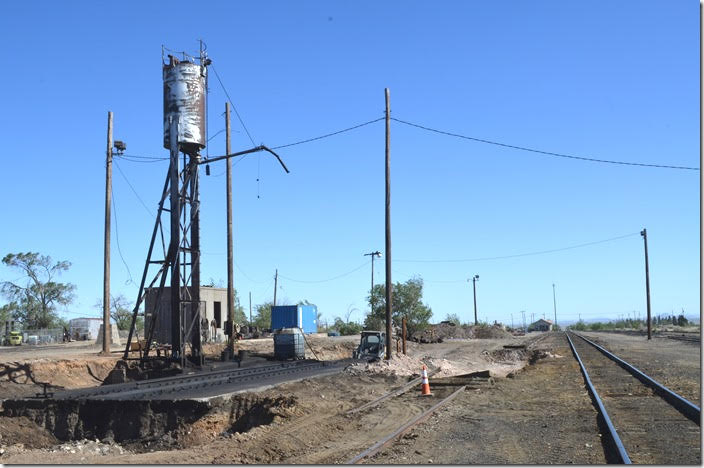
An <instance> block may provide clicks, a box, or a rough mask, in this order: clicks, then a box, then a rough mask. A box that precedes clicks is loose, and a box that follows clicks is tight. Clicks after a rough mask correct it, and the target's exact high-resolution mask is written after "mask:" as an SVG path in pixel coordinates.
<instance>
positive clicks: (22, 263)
mask: <svg viewBox="0 0 704 468" xmlns="http://www.w3.org/2000/svg"><path fill="white" fill-rule="evenodd" d="M2 262H3V263H4V264H5V265H7V266H8V267H11V268H14V269H17V270H20V271H21V272H22V273H24V275H25V276H24V279H25V282H24V285H22V284H17V283H14V282H12V281H3V282H2V285H1V287H0V291H2V294H3V295H4V296H5V297H7V298H8V299H9V300H10V301H14V302H16V303H17V304H18V319H19V320H20V321H21V322H22V324H23V325H24V326H25V327H32V328H51V327H52V326H55V325H57V323H58V319H59V317H58V315H57V313H56V308H57V306H59V305H64V306H65V305H68V304H70V303H71V302H73V298H74V291H75V289H76V286H74V285H73V284H71V283H58V282H56V281H55V278H56V277H57V276H58V275H60V274H61V272H63V271H67V270H68V269H69V267H70V266H71V263H70V262H67V261H59V262H56V263H54V262H53V260H52V259H51V257H49V256H48V255H40V254H38V253H36V252H27V253H21V252H20V253H17V254H12V253H11V254H7V255H5V257H4V258H3V259H2Z"/></svg>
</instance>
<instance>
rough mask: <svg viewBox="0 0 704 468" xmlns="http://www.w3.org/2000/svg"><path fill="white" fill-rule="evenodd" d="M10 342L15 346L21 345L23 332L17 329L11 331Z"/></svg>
mask: <svg viewBox="0 0 704 468" xmlns="http://www.w3.org/2000/svg"><path fill="white" fill-rule="evenodd" d="M10 344H11V345H13V346H19V345H21V344H22V333H20V332H17V331H11V332H10Z"/></svg>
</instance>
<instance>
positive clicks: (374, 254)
mask: <svg viewBox="0 0 704 468" xmlns="http://www.w3.org/2000/svg"><path fill="white" fill-rule="evenodd" d="M367 255H369V256H370V257H372V287H371V288H370V289H369V304H370V307H371V308H372V314H373V313H374V257H381V252H379V251H378V250H377V251H375V252H369V253H365V254H364V256H365V257H366V256H367Z"/></svg>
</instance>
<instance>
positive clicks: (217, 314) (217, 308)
mask: <svg viewBox="0 0 704 468" xmlns="http://www.w3.org/2000/svg"><path fill="white" fill-rule="evenodd" d="M213 315H214V316H215V317H214V318H215V324H216V326H217V328H222V322H221V319H222V317H221V315H220V302H219V301H215V307H214V309H213Z"/></svg>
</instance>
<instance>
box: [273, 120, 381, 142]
mask: <svg viewBox="0 0 704 468" xmlns="http://www.w3.org/2000/svg"><path fill="white" fill-rule="evenodd" d="M385 118H386V117H379V118H378V119H374V120H370V121H368V122H364V123H361V124H359V125H355V126H354V127H349V128H345V129H343V130H338V131H336V132H332V133H326V134H325V135H321V136H318V137H314V138H308V139H307V140H301V141H296V142H294V143H288V144H286V145H279V146H274V147H273V148H271V149H281V148H288V147H289V146H296V145H302V144H303V143H310V142H311V141H317V140H322V139H323V138H328V137H331V136H335V135H339V134H340V133H345V132H349V131H351V130H356V129H358V128H360V127H364V126H365V125H369V124H373V123H375V122H379V121H381V120H384V119H385Z"/></svg>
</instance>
